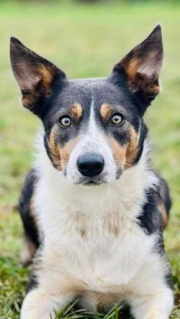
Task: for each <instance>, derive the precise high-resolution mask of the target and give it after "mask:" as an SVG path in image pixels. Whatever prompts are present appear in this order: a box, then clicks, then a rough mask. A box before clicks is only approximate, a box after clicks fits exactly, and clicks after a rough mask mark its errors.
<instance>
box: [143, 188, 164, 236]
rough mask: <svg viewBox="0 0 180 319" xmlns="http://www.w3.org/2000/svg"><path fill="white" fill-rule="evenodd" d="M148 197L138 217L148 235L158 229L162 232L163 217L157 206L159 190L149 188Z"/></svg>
mask: <svg viewBox="0 0 180 319" xmlns="http://www.w3.org/2000/svg"><path fill="white" fill-rule="evenodd" d="M146 198H147V199H146V203H145V204H144V206H143V209H142V213H141V215H140V216H139V217H138V223H139V225H140V226H141V227H142V228H143V229H144V231H145V233H146V234H147V235H151V234H154V233H156V232H158V231H160V233H161V232H162V217H161V214H160V212H159V210H158V208H157V200H158V198H157V192H156V191H155V190H154V189H149V190H148V191H147V194H146Z"/></svg>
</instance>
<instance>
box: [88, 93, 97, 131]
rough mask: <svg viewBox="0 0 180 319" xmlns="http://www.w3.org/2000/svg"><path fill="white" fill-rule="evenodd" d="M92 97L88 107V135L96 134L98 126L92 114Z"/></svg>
mask: <svg viewBox="0 0 180 319" xmlns="http://www.w3.org/2000/svg"><path fill="white" fill-rule="evenodd" d="M94 105H95V103H94V96H92V100H91V105H90V118H89V125H88V133H89V134H94V133H96V134H97V131H98V125H97V123H96V119H95V112H94Z"/></svg>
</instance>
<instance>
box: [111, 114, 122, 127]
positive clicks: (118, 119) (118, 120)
mask: <svg viewBox="0 0 180 319" xmlns="http://www.w3.org/2000/svg"><path fill="white" fill-rule="evenodd" d="M122 121H123V116H122V115H121V114H114V115H113V116H112V118H111V122H112V123H113V124H115V125H118V124H121V122H122Z"/></svg>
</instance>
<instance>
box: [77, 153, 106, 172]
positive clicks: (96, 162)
mask: <svg viewBox="0 0 180 319" xmlns="http://www.w3.org/2000/svg"><path fill="white" fill-rule="evenodd" d="M77 167H78V170H79V172H80V173H81V174H82V175H84V176H88V177H94V176H97V175H99V174H100V173H101V172H102V170H103V168H104V159H103V157H102V156H101V155H99V154H87V155H82V156H80V157H79V158H78V160H77Z"/></svg>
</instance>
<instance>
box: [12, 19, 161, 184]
mask: <svg viewBox="0 0 180 319" xmlns="http://www.w3.org/2000/svg"><path fill="white" fill-rule="evenodd" d="M162 58H163V46H162V36H161V27H160V26H159V25H158V26H157V27H156V28H155V29H154V30H153V32H152V33H151V34H150V35H149V37H148V38H147V39H145V40H144V41H143V42H142V43H141V44H140V45H138V46H137V47H135V48H134V49H133V50H132V51H131V52H130V53H129V54H128V55H127V56H126V57H125V58H124V59H122V60H121V62H119V63H118V64H116V65H115V67H114V69H113V71H112V73H111V75H110V76H109V77H107V78H103V79H84V80H72V81H69V80H68V79H67V77H66V75H65V73H64V72H63V71H62V70H60V69H59V68H57V67H56V66H55V65H54V64H52V63H51V62H49V61H47V60H46V59H44V58H42V57H40V56H39V55H37V54H36V53H34V52H32V51H30V50H29V49H28V48H26V47H25V46H24V45H23V44H22V43H21V42H19V41H18V40H17V39H15V38H12V39H11V63H12V69H13V72H14V75H15V78H16V80H17V82H18V84H19V87H20V89H21V92H22V103H23V105H24V106H25V107H26V108H28V109H29V110H31V111H32V112H33V113H35V114H36V115H38V116H39V117H40V119H41V120H42V122H43V125H44V129H45V137H44V143H45V147H46V150H47V153H48V156H49V158H50V160H51V162H52V165H54V167H55V168H56V169H57V170H61V171H62V172H63V174H64V175H65V177H66V178H67V180H68V181H69V182H70V183H74V184H86V185H87V184H101V183H107V182H111V181H114V180H116V179H118V178H120V176H121V174H122V173H123V171H124V170H126V169H128V168H129V167H132V166H133V165H135V164H136V163H137V162H138V160H139V158H140V157H141V153H142V150H143V142H144V139H145V136H146V131H147V130H146V127H145V125H144V123H143V114H144V112H145V110H146V108H147V107H148V106H149V105H150V104H151V101H152V100H153V99H154V98H155V97H156V95H157V94H158V93H159V83H158V77H159V73H160V70H161V66H162Z"/></svg>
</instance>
